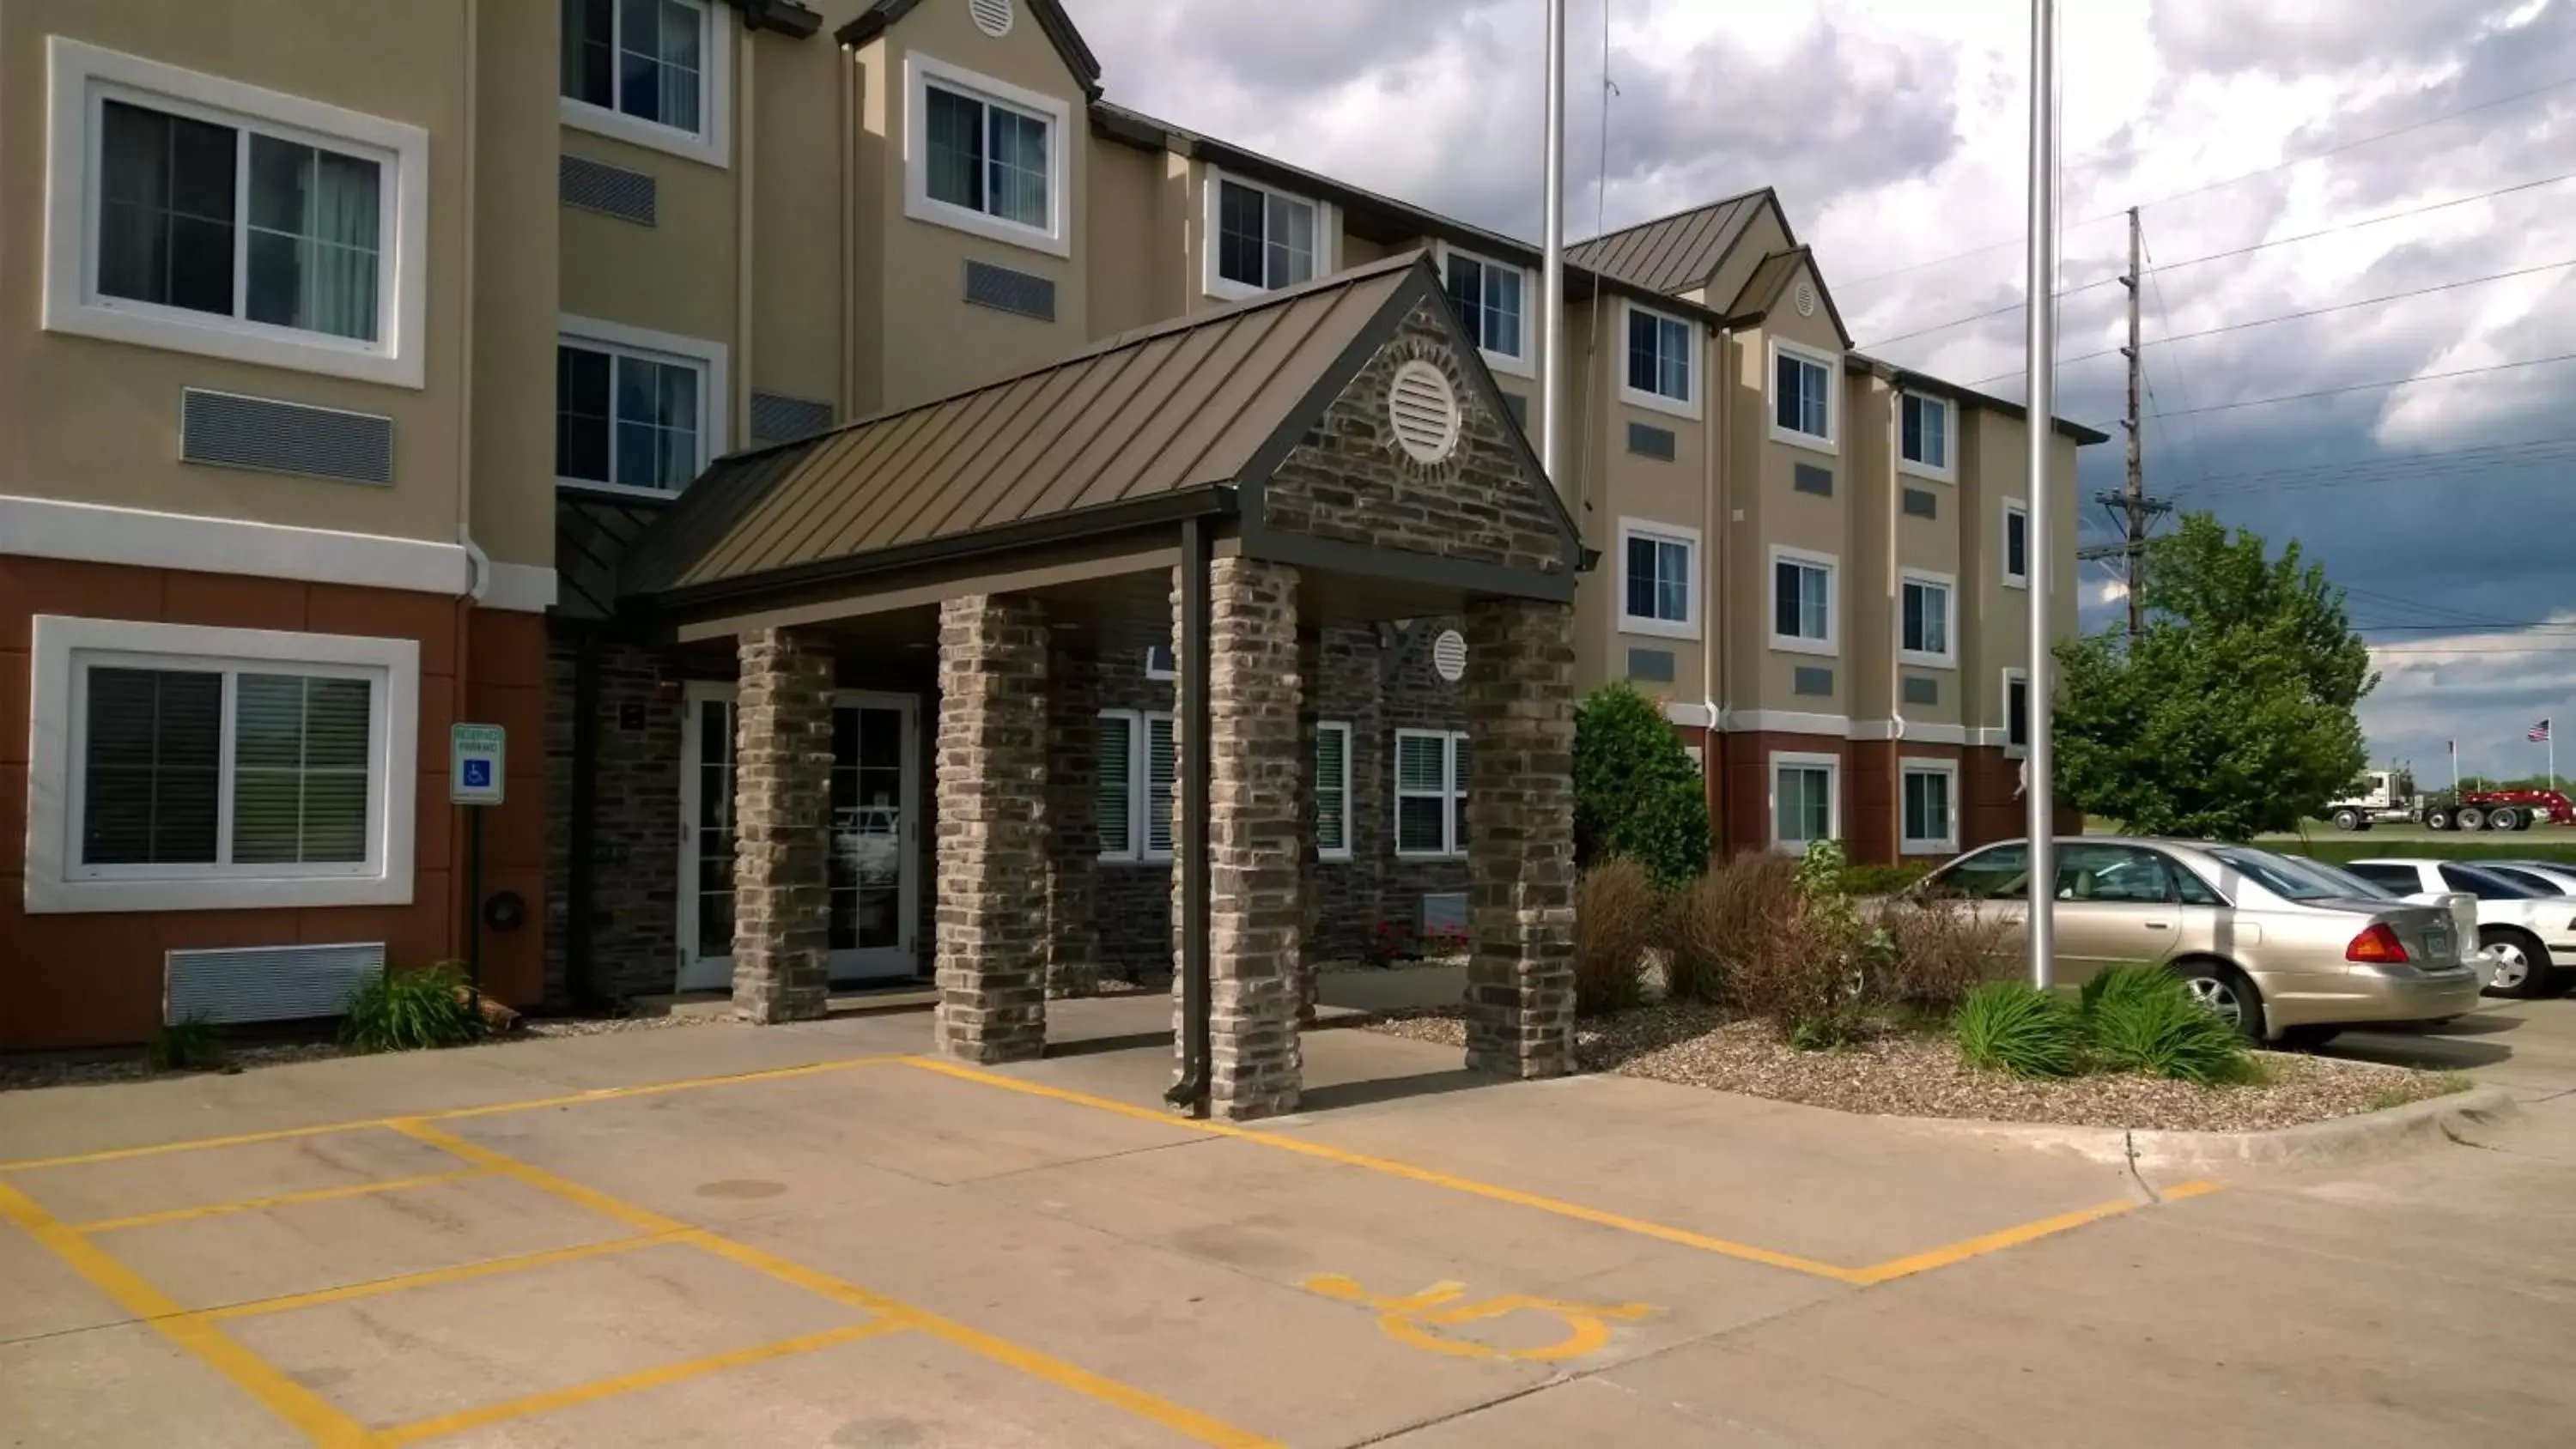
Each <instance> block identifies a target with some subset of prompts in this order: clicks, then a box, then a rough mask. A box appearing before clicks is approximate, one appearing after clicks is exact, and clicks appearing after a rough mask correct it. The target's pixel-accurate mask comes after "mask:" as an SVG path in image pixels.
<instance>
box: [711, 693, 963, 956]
mask: <svg viewBox="0 0 2576 1449" xmlns="http://www.w3.org/2000/svg"><path fill="white" fill-rule="evenodd" d="M734 694H735V690H734V686H733V685H730V684H714V683H693V684H691V685H690V686H689V687H688V694H687V705H688V713H687V717H686V718H685V720H684V721H683V722H682V724H681V727H680V759H681V771H680V903H679V904H680V909H679V928H680V930H679V934H680V974H679V982H678V989H679V990H682V991H719V990H723V989H724V988H726V987H728V986H731V985H732V984H733V900H734V896H733V849H734V822H733V770H734ZM919 728H920V702H919V701H918V700H916V699H915V698H914V697H913V696H911V695H904V694H872V693H866V692H863V691H859V690H843V691H841V692H840V693H838V694H836V695H834V696H833V699H832V787H831V788H832V807H831V811H830V814H829V819H830V824H829V826H828V827H827V828H828V830H829V831H830V836H831V839H830V857H829V858H830V862H831V864H830V867H829V872H830V873H829V885H830V890H831V929H830V935H829V941H830V945H831V968H830V969H831V975H832V980H833V981H834V982H835V983H856V982H864V981H887V980H896V979H901V978H907V977H911V976H914V975H917V974H918V973H919V971H920V958H919V956H918V955H917V954H916V953H915V951H914V949H913V941H914V934H913V933H914V930H915V921H914V917H915V916H916V914H917V913H918V911H919V909H920V893H919V891H918V890H916V889H915V883H916V881H917V879H918V877H916V876H915V875H914V874H913V872H914V871H915V870H916V869H917V868H918V861H919V855H920V835H921V830H920V824H919V813H920V806H919V802H920V779H919V771H918V768H917V763H916V762H917V760H918V757H919V753H920V751H919V749H918V745H919V735H918V730H919Z"/></svg>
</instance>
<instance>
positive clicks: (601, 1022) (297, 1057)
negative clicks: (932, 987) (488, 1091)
mask: <svg viewBox="0 0 2576 1449" xmlns="http://www.w3.org/2000/svg"><path fill="white" fill-rule="evenodd" d="M703 1020H705V1018H701V1017H693V1016H546V1017H537V1016H530V1017H521V1018H520V1019H519V1024H518V1026H517V1028H516V1029H515V1030H512V1031H510V1032H509V1033H507V1034H506V1035H497V1036H494V1037H492V1038H490V1040H491V1041H492V1042H495V1043H502V1042H514V1041H542V1040H548V1039H552V1038H558V1037H568V1036H603V1035H606V1034H607V1033H609V1032H619V1031H664V1030H668V1029H669V1028H672V1027H680V1026H696V1025H699V1024H700V1023H701V1022H702V1021H703ZM347 1055H349V1052H348V1050H347V1049H346V1048H344V1047H342V1046H341V1045H340V1044H339V1043H338V1042H336V1041H294V1040H288V1041H266V1042H260V1041H254V1042H242V1043H234V1044H229V1045H227V1046H226V1047H225V1050H224V1065H223V1066H222V1067H220V1068H218V1069H217V1070H219V1071H221V1072H224V1073H226V1074H230V1073H233V1072H241V1071H249V1070H252V1069H255V1068H258V1067H282V1066H285V1065H287V1064H289V1063H292V1062H319V1061H328V1060H330V1059H331V1058H333V1057H344V1056H347ZM192 1075H196V1074H195V1073H192V1072H184V1071H171V1072H165V1071H160V1070H156V1069H155V1068H154V1067H153V1065H152V1063H151V1061H150V1060H149V1059H148V1058H146V1057H145V1056H144V1055H143V1054H142V1053H141V1052H139V1051H137V1052H120V1053H117V1054H116V1055H113V1056H105V1055H102V1056H77V1057H27V1058H22V1059H18V1060H8V1059H0V1092H8V1091H18V1090H23V1089H26V1088H31V1087H69V1086H82V1085H89V1084H93V1083H98V1082H142V1081H149V1080H151V1079H153V1078H155V1077H184V1076H192Z"/></svg>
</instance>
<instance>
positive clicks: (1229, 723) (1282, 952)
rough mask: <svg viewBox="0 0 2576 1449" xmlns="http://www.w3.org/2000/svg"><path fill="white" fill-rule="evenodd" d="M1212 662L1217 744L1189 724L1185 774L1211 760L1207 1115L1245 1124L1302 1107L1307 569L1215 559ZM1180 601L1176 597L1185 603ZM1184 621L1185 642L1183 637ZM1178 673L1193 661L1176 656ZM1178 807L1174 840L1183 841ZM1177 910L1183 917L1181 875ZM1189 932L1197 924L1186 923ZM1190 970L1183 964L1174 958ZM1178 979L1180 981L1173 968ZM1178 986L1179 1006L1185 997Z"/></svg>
mask: <svg viewBox="0 0 2576 1449" xmlns="http://www.w3.org/2000/svg"><path fill="white" fill-rule="evenodd" d="M1211 585H1212V589H1211V591H1212V593H1213V595H1214V597H1213V600H1212V604H1211V608H1210V610H1209V613H1210V624H1211V631H1210V632H1211V638H1210V653H1211V655H1212V656H1213V657H1212V658H1211V659H1210V660H1209V665H1208V693H1209V710H1208V713H1209V736H1210V738H1209V740H1208V742H1207V745H1206V747H1205V750H1204V752H1202V750H1201V747H1200V744H1199V742H1198V741H1196V740H1193V739H1191V738H1190V737H1189V726H1188V722H1187V721H1186V720H1183V721H1182V722H1181V726H1180V729H1179V730H1178V732H1177V734H1176V739H1177V740H1178V743H1179V746H1180V775H1181V777H1182V778H1187V774H1188V772H1189V771H1190V770H1192V769H1194V768H1197V767H1198V766H1197V764H1196V762H1197V761H1198V760H1200V759H1205V760H1206V761H1207V762H1208V770H1209V776H1208V858H1209V877H1208V885H1209V896H1210V901H1211V905H1210V910H1209V928H1208V974H1209V978H1210V980H1209V997H1208V1000H1209V1016H1210V1021H1209V1027H1208V1050H1209V1055H1210V1067H1211V1070H1210V1078H1209V1088H1208V1106H1209V1111H1210V1112H1211V1113H1212V1114H1214V1115H1216V1116H1219V1117H1227V1118H1232V1119H1235V1120H1238V1121H1240V1120H1243V1119H1247V1118H1253V1117H1268V1116H1275V1115H1278V1114H1280V1113H1283V1112H1293V1111H1295V1110H1296V1109H1297V1095H1298V1091H1299V1086H1300V1081H1301V1077H1302V1074H1303V1070H1304V1068H1303V1062H1302V1059H1301V1057H1300V1055H1299V1052H1298V1044H1297V1006H1298V977H1299V944H1298V942H1299V926H1300V920H1299V917H1300V915H1301V912H1302V906H1301V903H1300V890H1299V885H1300V880H1301V878H1302V876H1303V869H1302V864H1301V861H1300V859H1299V830H1298V819H1299V804H1298V802H1299V799H1300V797H1301V796H1302V794H1303V793H1304V783H1303V782H1304V779H1305V768H1306V761H1305V760H1304V759H1303V758H1302V757H1301V756H1300V755H1299V754H1298V741H1299V735H1300V730H1299V727H1298V695H1299V693H1300V690H1299V683H1298V675H1297V663H1298V661H1297V655H1298V650H1297V571H1296V570H1295V569H1293V568H1290V567H1287V566H1286V565H1283V564H1272V563H1262V562H1259V561H1257V560H1252V559H1244V558H1220V559H1218V560H1216V561H1215V564H1214V568H1213V577H1212V579H1211ZM1176 602H1177V601H1176ZM1177 624H1178V616H1177V613H1176V615H1175V628H1174V631H1173V633H1174V637H1175V638H1179V637H1181V634H1180V630H1179V628H1178V627H1177ZM1179 663H1180V667H1181V669H1182V670H1183V671H1184V672H1186V671H1187V670H1189V669H1191V668H1193V667H1195V665H1196V661H1195V660H1191V659H1189V658H1187V657H1181V658H1180V659H1179ZM1180 814H1181V812H1180V809H1179V807H1178V802H1177V801H1176V802H1175V808H1174V810H1173V820H1174V825H1173V833H1174V839H1175V840H1176V841H1177V840H1178V839H1179V838H1180V833H1181V818H1180ZM1172 874H1173V903H1174V910H1175V916H1176V918H1177V916H1178V914H1179V911H1180V910H1181V908H1182V904H1183V903H1182V900H1181V895H1180V887H1179V882H1180V871H1179V870H1178V869H1175V870H1174V871H1173V873H1172ZM1182 929H1184V930H1185V929H1186V925H1185V923H1184V924H1183V926H1182ZM1174 959H1175V961H1176V963H1178V964H1179V965H1180V969H1181V970H1186V969H1187V967H1186V963H1185V962H1182V961H1181V958H1180V955H1179V953H1177V952H1176V953H1175V958H1174ZM1176 977H1177V972H1176ZM1180 995H1181V984H1180V982H1179V981H1178V980H1177V979H1175V981H1174V983H1173V999H1174V1001H1175V1002H1176V1003H1177V1002H1178V1001H1179V1000H1180Z"/></svg>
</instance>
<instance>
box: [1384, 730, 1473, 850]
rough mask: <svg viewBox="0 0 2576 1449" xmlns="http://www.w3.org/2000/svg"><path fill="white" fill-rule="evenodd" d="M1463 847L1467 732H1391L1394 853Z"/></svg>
mask: <svg viewBox="0 0 2576 1449" xmlns="http://www.w3.org/2000/svg"><path fill="white" fill-rule="evenodd" d="M1466 850H1467V736H1466V735H1465V734H1464V733H1462V732H1457V731H1448V730H1397V731H1396V732H1395V853H1396V854H1397V855H1403V856H1436V855H1463V854H1465V853H1466Z"/></svg>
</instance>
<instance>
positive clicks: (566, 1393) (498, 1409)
mask: <svg viewBox="0 0 2576 1449" xmlns="http://www.w3.org/2000/svg"><path fill="white" fill-rule="evenodd" d="M903 1326H904V1325H902V1324H900V1323H896V1322H894V1321H892V1320H890V1319H879V1320H877V1321H876V1322H874V1323H858V1324H852V1325H851V1326H849V1327H847V1328H827V1329H825V1330H823V1331H822V1332H821V1333H809V1334H806V1335H804V1336H803V1337H801V1338H787V1339H781V1340H779V1341H778V1342H776V1343H764V1344H758V1345H755V1346H753V1347H751V1348H737V1349H734V1350H732V1351H731V1352H728V1353H711V1354H708V1355H707V1356H706V1357H704V1358H693V1359H686V1360H683V1361H682V1362H679V1363H670V1364H664V1365H662V1366H661V1367H659V1368H649V1369H644V1370H642V1371H640V1372H637V1373H631V1374H619V1375H618V1376H617V1377H615V1378H606V1379H598V1380H594V1381H592V1382H590V1383H586V1384H576V1385H574V1386H573V1387H571V1388H568V1389H556V1390H554V1391H552V1392H550V1393H543V1394H530V1395H528V1396H527V1397H526V1398H523V1399H512V1400H510V1401H509V1402H508V1403H503V1404H487V1405H485V1406H483V1407H482V1408H479V1409H467V1410H464V1411H463V1412H461V1413H454V1414H442V1415H440V1416H439V1417H438V1418H435V1419H422V1420H419V1421H417V1422H415V1423H410V1424H398V1425H395V1426H394V1427H392V1428H389V1429H378V1430H377V1431H376V1437H375V1442H376V1443H378V1444H381V1445H400V1444H417V1443H419V1442H420V1441H422V1440H423V1439H436V1438H439V1437H441V1436H443V1435H448V1434H461V1433H463V1432H465V1431H466V1430H468V1429H479V1428H482V1427H483V1426H484V1425H486V1424H498V1423H502V1422H504V1421H506V1420H510V1419H523V1418H526V1417H527V1416H529V1415H531V1414H543V1413H548V1412H551V1411H553V1410H556V1409H569V1408H573V1407H575V1406H576V1405H580V1404H589V1403H596V1402H598V1401H599V1400H601V1399H607V1398H614V1397H615V1396H617V1395H619V1394H631V1393H634V1392H635V1391H636V1390H638V1389H654V1388H660V1387H662V1386H663V1385H665V1384H676V1383H679V1382H681V1381H682V1380H685V1379H693V1378H697V1377H700V1376H701V1375H704V1374H711V1373H715V1372H717V1371H718V1370H720V1369H729V1368H741V1367H742V1366H744V1365H746V1364H755V1363H766V1362H768V1361H769V1360H771V1359H775V1358H786V1357H788V1356H789V1355H791V1354H799V1353H812V1352H813V1351H815V1350H816V1349H821V1348H831V1347H833V1346H835V1345H838V1344H844V1343H857V1342H859V1341H861V1340H863V1339H870V1338H881V1337H883V1336H885V1335H886V1334H889V1333H894V1332H896V1331H898V1330H900V1329H901V1328H902V1327H903Z"/></svg>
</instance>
